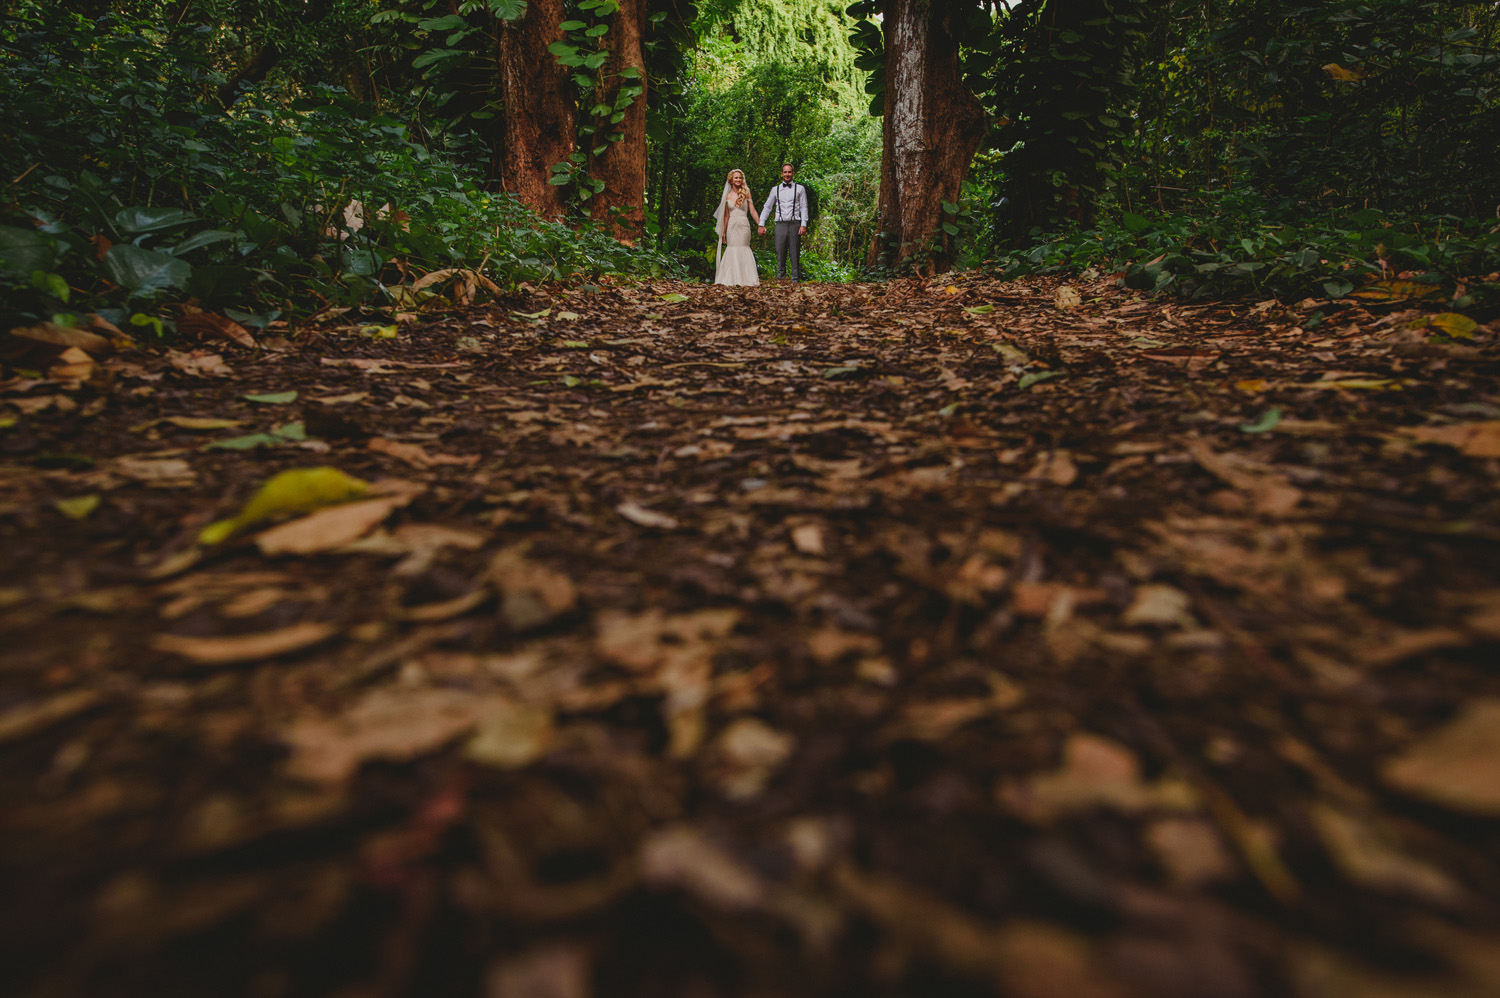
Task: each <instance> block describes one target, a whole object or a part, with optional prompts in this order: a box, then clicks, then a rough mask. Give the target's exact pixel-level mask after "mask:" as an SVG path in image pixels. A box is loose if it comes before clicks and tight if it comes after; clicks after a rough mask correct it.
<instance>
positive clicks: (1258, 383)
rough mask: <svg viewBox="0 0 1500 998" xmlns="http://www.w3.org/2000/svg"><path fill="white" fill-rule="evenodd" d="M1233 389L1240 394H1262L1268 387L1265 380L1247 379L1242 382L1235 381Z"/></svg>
mask: <svg viewBox="0 0 1500 998" xmlns="http://www.w3.org/2000/svg"><path fill="white" fill-rule="evenodd" d="M1234 387H1235V388H1236V389H1238V390H1239V391H1242V392H1252V393H1253V392H1263V391H1265V390H1266V388H1267V387H1268V386H1267V385H1266V379H1265V378H1247V379H1246V380H1244V381H1236V382H1235V383H1234Z"/></svg>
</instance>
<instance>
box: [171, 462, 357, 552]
mask: <svg viewBox="0 0 1500 998" xmlns="http://www.w3.org/2000/svg"><path fill="white" fill-rule="evenodd" d="M368 489H369V484H368V483H366V482H364V481H362V480H360V479H358V478H355V477H354V476H353V475H346V474H344V473H343V472H342V471H340V470H338V469H337V468H327V467H324V468H293V469H291V470H289V471H283V472H281V473H280V474H278V475H275V476H273V477H272V478H271V480H270V481H268V482H266V483H265V484H264V485H262V486H261V487H260V491H258V492H256V493H255V495H254V496H252V497H251V499H250V501H249V502H247V503H245V508H244V509H242V510H240V512H239V514H238V515H236V516H233V517H231V518H230V519H227V520H220V521H218V522H217V523H212V524H209V525H208V526H207V527H204V528H203V532H202V533H200V534H199V535H198V541H199V543H201V544H222V543H223V542H224V541H226V540H228V539H229V538H230V537H232V536H234V534H236V533H237V532H239V531H240V530H243V529H245V528H246V527H250V526H254V525H255V524H257V523H263V522H265V521H266V520H271V519H275V518H276V517H280V516H292V515H295V514H297V513H310V512H312V511H313V510H315V509H321V508H323V507H324V506H332V505H334V504H335V503H341V502H347V501H348V500H350V499H357V498H358V497H360V496H362V495H364V494H365V492H366V490H368Z"/></svg>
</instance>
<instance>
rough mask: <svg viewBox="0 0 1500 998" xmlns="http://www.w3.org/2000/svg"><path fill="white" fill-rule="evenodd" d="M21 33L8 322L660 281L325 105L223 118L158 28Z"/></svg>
mask: <svg viewBox="0 0 1500 998" xmlns="http://www.w3.org/2000/svg"><path fill="white" fill-rule="evenodd" d="M23 14H25V15H26V16H22V17H17V18H15V19H13V20H12V21H11V22H10V23H9V27H8V29H7V31H6V34H5V36H4V38H3V39H0V60H3V64H0V79H3V80H4V83H5V86H4V88H3V89H0V120H4V121H6V122H13V123H17V124H18V125H19V127H20V129H21V130H20V131H19V132H18V133H13V141H10V142H8V143H6V144H4V145H3V146H0V172H3V174H4V175H5V176H7V177H11V178H16V179H15V180H14V181H13V182H12V183H11V184H10V185H9V187H8V189H7V192H6V201H5V204H4V205H3V206H0V211H3V217H0V257H3V258H5V259H6V260H7V261H9V264H8V266H7V269H6V271H5V273H4V274H3V275H0V289H3V290H4V292H5V297H6V300H7V302H8V307H7V311H8V312H9V313H10V314H9V315H8V316H7V318H8V320H10V321H28V320H31V321H34V320H37V319H49V318H53V317H54V316H56V317H59V318H63V319H66V317H67V315H68V314H69V313H72V312H76V311H79V310H88V309H97V308H100V307H105V306H113V307H119V308H125V307H128V308H129V309H146V308H147V307H148V306H147V303H149V302H151V301H152V300H155V299H157V298H161V297H164V296H165V297H170V298H172V299H176V300H182V299H193V300H196V302H197V303H198V304H200V305H204V306H212V307H215V308H228V309H231V310H233V311H231V313H230V314H234V315H238V316H239V317H241V319H242V321H245V322H247V323H248V324H256V323H260V324H263V323H265V322H267V321H269V319H270V318H272V317H274V314H275V313H277V312H279V311H283V310H286V309H296V310H300V311H307V310H310V309H313V308H319V307H326V306H334V307H348V306H361V305H363V306H370V307H376V308H386V309H407V308H410V307H412V306H413V305H415V304H417V303H418V301H419V300H422V299H425V298H430V297H431V296H433V295H434V294H437V293H439V292H440V291H442V290H443V288H442V287H440V286H433V287H430V288H424V289H422V290H420V291H415V292H414V291H412V290H411V289H410V288H409V285H410V284H412V283H413V282H414V280H415V279H416V278H417V277H418V276H420V275H421V274H424V273H428V272H431V271H434V270H439V269H460V270H469V271H477V272H480V273H481V274H482V275H483V276H484V277H485V278H487V279H488V280H489V281H491V282H493V283H494V285H495V286H497V287H513V286H515V285H516V284H518V283H519V282H521V281H528V280H529V281H535V280H549V279H556V278H561V277H568V276H571V275H577V274H594V275H597V274H607V273H640V272H648V273H649V272H652V271H660V270H662V269H663V268H665V267H667V266H668V262H667V261H666V260H665V259H664V258H661V257H658V256H655V255H653V254H651V253H646V252H641V251H632V250H628V249H627V248H625V247H623V246H620V245H618V244H617V243H615V242H614V240H612V239H610V238H608V237H607V236H605V235H604V234H603V233H601V232H599V231H597V230H595V229H592V228H590V227H587V226H582V227H578V228H576V229H569V228H568V227H565V226H563V225H559V224H552V223H546V222H543V221H541V220H540V219H537V218H536V217H535V216H534V215H532V214H531V213H530V212H528V211H527V210H526V209H524V208H523V207H521V206H520V205H519V204H517V203H516V202H515V201H514V199H512V198H510V197H508V196H504V195H492V194H488V193H486V192H485V191H484V190H483V189H482V187H481V186H480V184H479V182H478V179H479V178H476V177H474V176H473V175H472V174H471V173H470V172H469V171H467V170H466V169H465V168H464V167H463V166H462V165H460V164H459V163H458V162H457V161H456V160H455V159H454V158H453V157H452V156H451V155H449V154H448V153H447V152H445V151H443V150H442V149H440V148H429V146H427V145H424V144H421V143H419V142H417V141H415V139H414V137H413V135H412V133H411V130H410V128H409V127H408V126H407V125H406V124H404V123H403V122H401V121H400V120H398V119H397V118H395V117H393V116H391V115H385V114H380V113H377V112H375V111H374V110H373V109H372V108H371V107H369V105H367V104H363V103H361V102H358V101H355V100H353V99H352V98H350V97H348V96H347V95H346V94H344V93H343V92H341V91H338V90H334V89H330V88H328V87H326V86H322V85H311V86H305V87H304V86H296V87H294V86H293V84H292V83H291V81H283V84H284V86H286V87H288V88H289V89H293V90H294V93H295V95H294V96H292V95H287V94H283V95H281V99H277V100H267V101H264V102H262V101H257V100H252V99H249V98H245V99H242V100H239V101H237V102H236V103H234V104H233V105H232V106H231V107H230V108H228V109H225V108H223V107H221V106H220V105H219V104H218V103H217V101H216V99H215V95H216V93H217V91H218V88H219V87H220V86H222V85H223V83H224V82H225V79H226V76H225V74H224V73H223V72H221V71H219V70H217V69H216V68H215V67H214V65H213V64H212V62H211V61H210V60H209V58H208V57H207V55H206V54H205V53H204V52H203V51H201V50H195V49H193V48H191V47H189V46H177V45H169V44H167V43H166V42H167V34H166V32H165V30H164V26H163V25H162V24H160V23H151V22H123V21H119V20H106V21H103V22H99V23H93V22H90V21H88V20H87V19H85V18H83V17H80V16H78V15H75V14H69V13H66V12H63V11H59V10H57V9H56V8H43V7H33V8H30V9H29V10H27V11H24V12H23ZM211 34H212V33H211V32H209V31H206V30H205V31H203V32H201V33H199V34H198V35H197V37H204V36H210V35H211ZM475 280H476V281H477V278H476V279H475ZM478 283H479V284H480V285H483V282H482V281H481V282H478Z"/></svg>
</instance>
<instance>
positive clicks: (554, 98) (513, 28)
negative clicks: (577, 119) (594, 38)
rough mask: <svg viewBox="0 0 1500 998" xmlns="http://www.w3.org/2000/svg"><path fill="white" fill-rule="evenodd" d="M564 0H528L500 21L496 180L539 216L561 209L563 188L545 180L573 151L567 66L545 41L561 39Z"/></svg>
mask: <svg viewBox="0 0 1500 998" xmlns="http://www.w3.org/2000/svg"><path fill="white" fill-rule="evenodd" d="M562 20H563V0H531V3H529V4H528V5H527V7H526V13H525V14H524V15H522V16H521V18H520V19H519V20H516V21H510V22H506V23H503V24H501V25H500V37H499V44H498V51H497V54H496V60H497V62H498V70H499V72H498V81H497V82H498V83H499V90H500V94H499V96H500V100H501V105H502V108H503V111H502V113H501V114H500V115H499V116H498V117H497V118H495V119H494V121H495V132H494V133H493V134H492V136H491V138H490V148H491V149H492V150H493V156H494V176H495V178H496V184H497V186H498V187H499V188H500V190H503V191H509V192H510V193H512V194H514V195H516V196H517V197H519V198H520V199H521V201H522V203H523V204H526V205H528V206H529V207H531V208H533V209H535V210H536V211H537V212H538V213H540V214H541V215H542V217H544V218H548V219H557V218H559V217H561V215H562V213H563V208H564V205H563V199H562V188H561V187H555V186H553V185H552V184H549V183H548V182H547V181H548V180H549V179H550V178H551V176H552V167H553V164H556V163H561V162H563V161H564V160H566V159H567V158H568V157H569V156H570V155H572V153H573V149H574V148H575V146H574V136H575V134H576V132H575V130H574V124H575V123H574V109H573V94H572V92H571V90H570V89H569V88H570V86H571V84H570V81H569V79H568V70H567V69H566V68H564V67H563V66H560V65H558V62H557V60H556V59H555V58H553V56H552V53H550V52H548V51H547V46H548V45H551V44H552V43H553V42H555V41H558V40H559V39H561V38H562V36H563V33H562V29H561V27H560V25H561V24H562Z"/></svg>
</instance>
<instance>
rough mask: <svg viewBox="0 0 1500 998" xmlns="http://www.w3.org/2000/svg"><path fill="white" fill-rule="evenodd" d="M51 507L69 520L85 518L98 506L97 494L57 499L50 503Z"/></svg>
mask: <svg viewBox="0 0 1500 998" xmlns="http://www.w3.org/2000/svg"><path fill="white" fill-rule="evenodd" d="M52 508H53V509H55V510H57V511H58V512H59V513H61V514H62V515H63V516H66V517H67V518H68V519H70V520H86V519H88V517H89V514H91V513H92V512H93V511H94V510H96V509H98V508H99V496H98V495H87V496H74V497H73V498H71V499H59V500H57V501H56V502H54V503H53V504H52Z"/></svg>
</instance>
